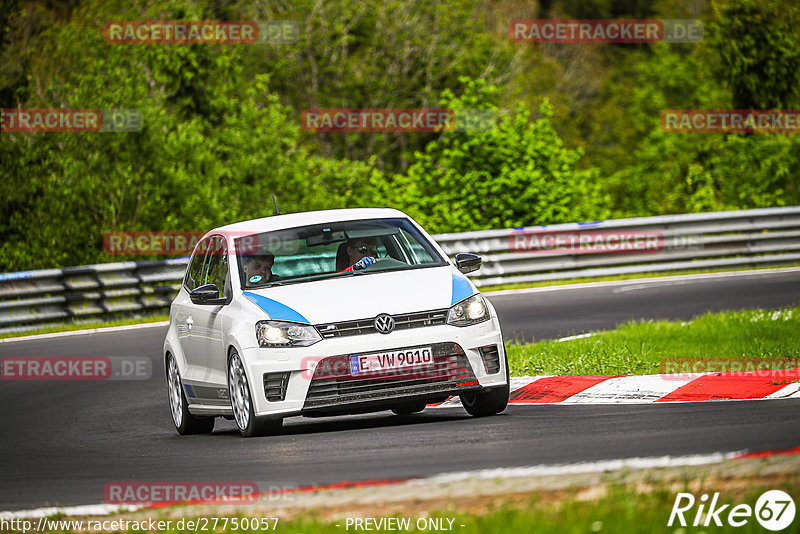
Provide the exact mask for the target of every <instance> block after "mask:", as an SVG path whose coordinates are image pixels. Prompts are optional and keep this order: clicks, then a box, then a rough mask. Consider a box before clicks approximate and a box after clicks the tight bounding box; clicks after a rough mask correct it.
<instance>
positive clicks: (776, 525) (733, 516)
mask: <svg viewBox="0 0 800 534" xmlns="http://www.w3.org/2000/svg"><path fill="white" fill-rule="evenodd" d="M718 501H719V493H718V492H717V493H714V495H713V496H712V498H711V502H709V496H708V494H706V493H704V494H703V495H701V496H700V499H699V501H698V500H697V499H695V496H694V495H692V494H691V493H678V496H677V497H676V498H675V503H674V504H673V505H672V512H671V513H670V514H669V521H668V522H667V526H668V527H671V526H672V525H673V524H676V520H677V524H678V525H680V526H682V527H686V526H689V525H691V526H693V527H709V526H712V525H716V526H718V527H721V526H723V525H724V524H725V523H727V524H728V525H730V526H732V527H742V526H744V525H746V524H747V523H748V522H749V521H750V520H752V518H753V517H755V519H756V521H758V523H759V524H760V525H761V526H762V527H764V528H765V529H767V530H772V531H775V532H777V531H780V530H784V529H785V528H787V527H788V526H789V525H791V524H792V521H794V516H795V511H796V510H795V505H794V500H792V498H791V497H790V496H789V494H788V493H786V492H783V491H781V490H770V491H765V492H764V493H763V494H761V496H760V497H759V498H758V500H757V501H756V505H755V507H750V505H748V504H737V505H736V506H734V507H732V508H731V505H730V504H723V505H718ZM695 504H697V508H696V510H692V509H693V508H695ZM684 514H686V515H685V516H684ZM687 518H688V519H687Z"/></svg>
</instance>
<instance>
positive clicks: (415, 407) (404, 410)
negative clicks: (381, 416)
mask: <svg viewBox="0 0 800 534" xmlns="http://www.w3.org/2000/svg"><path fill="white" fill-rule="evenodd" d="M426 406H427V404H426V403H425V402H424V401H419V402H414V403H409V404H401V405H400V406H395V407H394V408H392V412H393V413H394V414H395V415H411V414H412V413H419V412H421V411H422V410H424V409H425V407H426Z"/></svg>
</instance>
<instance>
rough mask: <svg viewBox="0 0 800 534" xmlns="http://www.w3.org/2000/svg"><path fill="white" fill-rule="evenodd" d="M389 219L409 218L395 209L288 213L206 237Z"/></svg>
mask: <svg viewBox="0 0 800 534" xmlns="http://www.w3.org/2000/svg"><path fill="white" fill-rule="evenodd" d="M389 217H408V215H406V214H405V213H403V212H402V211H400V210H396V209H393V208H351V209H338V210H322V211H304V212H301V213H287V214H284V215H272V216H271V217H262V218H261V219H251V220H249V221H242V222H237V223H233V224H228V225H225V226H220V227H219V228H215V229H213V230H211V231H210V232H207V234H206V235H209V234H212V233H218V232H231V233H239V232H241V233H243V234H247V233H261V232H270V231H273V230H283V229H285V228H294V227H297V226H306V225H309V224H323V223H328V222H337V221H357V220H360V219H385V218H389Z"/></svg>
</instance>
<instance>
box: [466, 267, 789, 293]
mask: <svg viewBox="0 0 800 534" xmlns="http://www.w3.org/2000/svg"><path fill="white" fill-rule="evenodd" d="M786 267H800V263H787V264H781V265H770V266H767V267H758V266H756V267H732V268H730V269H691V270H686V271H662V272H649V273H630V274H617V275H613V276H595V277H589V278H567V279H564V280H544V281H542V282H526V283H520V284H500V285H496V286H484V287H481V288H479V289H480V290H481V292H482V293H491V292H492V291H503V290H506V289H529V288H532V287H549V286H566V285H570V284H583V283H587V282H616V281H619V280H640V279H642V278H656V277H658V278H660V277H662V276H681V275H687V274H709V273H729V272H739V271H768V270H771V269H780V268H786Z"/></svg>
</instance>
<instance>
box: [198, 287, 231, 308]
mask: <svg viewBox="0 0 800 534" xmlns="http://www.w3.org/2000/svg"><path fill="white" fill-rule="evenodd" d="M189 298H190V299H192V302H194V303H195V304H206V305H220V304H227V303H228V299H226V298H220V296H219V288H218V287H217V286H216V285H215V284H206V285H204V286H200V287H198V288H195V289H193V290H192V291H190V292H189Z"/></svg>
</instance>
